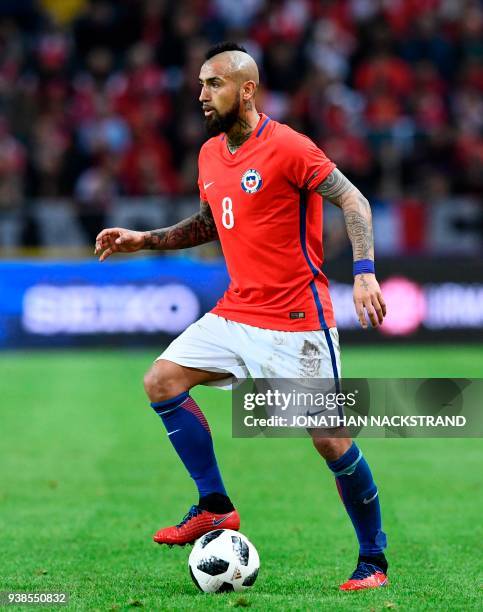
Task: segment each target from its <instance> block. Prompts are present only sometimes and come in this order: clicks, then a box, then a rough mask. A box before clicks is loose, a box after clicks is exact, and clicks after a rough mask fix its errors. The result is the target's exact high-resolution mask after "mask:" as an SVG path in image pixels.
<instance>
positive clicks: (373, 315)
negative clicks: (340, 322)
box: [354, 272, 386, 329]
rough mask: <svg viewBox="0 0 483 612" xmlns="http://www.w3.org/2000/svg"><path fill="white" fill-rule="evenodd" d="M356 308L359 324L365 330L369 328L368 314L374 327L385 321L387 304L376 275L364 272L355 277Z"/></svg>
mask: <svg viewBox="0 0 483 612" xmlns="http://www.w3.org/2000/svg"><path fill="white" fill-rule="evenodd" d="M354 306H355V308H356V312H357V316H358V318H359V322H360V324H361V325H362V327H363V328H364V329H366V328H367V319H366V314H365V313H366V312H367V315H368V316H369V320H370V321H371V325H372V327H377V326H378V325H381V324H382V322H383V321H384V317H385V316H386V303H385V302H384V298H383V297H382V293H381V288H380V287H379V283H378V282H377V280H376V276H375V274H368V273H366V272H364V273H363V274H356V276H354ZM364 310H365V312H364Z"/></svg>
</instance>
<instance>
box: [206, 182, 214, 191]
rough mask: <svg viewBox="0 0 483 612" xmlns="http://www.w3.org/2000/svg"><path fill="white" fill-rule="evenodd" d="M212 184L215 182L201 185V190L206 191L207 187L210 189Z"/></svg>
mask: <svg viewBox="0 0 483 612" xmlns="http://www.w3.org/2000/svg"><path fill="white" fill-rule="evenodd" d="M214 182H215V181H211V183H203V189H208V187H211V186H212V185H213V183H214Z"/></svg>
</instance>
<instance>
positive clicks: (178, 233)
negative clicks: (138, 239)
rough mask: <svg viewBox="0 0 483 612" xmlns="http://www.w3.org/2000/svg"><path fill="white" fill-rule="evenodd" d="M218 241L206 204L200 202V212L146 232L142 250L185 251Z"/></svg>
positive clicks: (208, 207) (213, 222)
mask: <svg viewBox="0 0 483 612" xmlns="http://www.w3.org/2000/svg"><path fill="white" fill-rule="evenodd" d="M217 239H218V233H217V231H216V226H215V221H214V220H213V216H212V214H211V210H210V206H209V204H208V202H203V201H202V202H200V211H199V212H198V213H196V214H195V215H192V216H191V217H188V218H187V219H183V221H180V222H179V223H177V224H176V225H172V226H171V227H164V228H161V229H157V230H153V231H151V232H146V233H145V234H144V248H145V249H157V250H161V251H164V250H172V249H187V248H189V247H194V246H197V245H199V244H204V243H205V242H211V241H212V240H217Z"/></svg>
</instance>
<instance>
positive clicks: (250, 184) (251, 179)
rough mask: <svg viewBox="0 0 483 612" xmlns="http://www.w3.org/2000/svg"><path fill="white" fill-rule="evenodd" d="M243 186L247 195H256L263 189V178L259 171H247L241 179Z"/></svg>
mask: <svg viewBox="0 0 483 612" xmlns="http://www.w3.org/2000/svg"><path fill="white" fill-rule="evenodd" d="M241 186H242V189H243V191H246V192H247V193H256V192H257V191H259V190H260V189H261V187H262V177H261V175H260V172H258V170H254V169H253V168H250V170H247V171H246V172H245V174H244V175H243V176H242V179H241Z"/></svg>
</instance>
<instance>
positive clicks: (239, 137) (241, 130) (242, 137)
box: [226, 117, 253, 153]
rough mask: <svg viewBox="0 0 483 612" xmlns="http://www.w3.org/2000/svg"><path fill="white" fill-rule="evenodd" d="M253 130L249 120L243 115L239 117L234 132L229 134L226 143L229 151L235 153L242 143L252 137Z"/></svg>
mask: <svg viewBox="0 0 483 612" xmlns="http://www.w3.org/2000/svg"><path fill="white" fill-rule="evenodd" d="M252 132H253V129H252V127H251V125H250V124H249V123H248V121H246V120H245V119H243V118H242V117H238V119H237V121H236V124H235V129H234V131H233V133H231V134H227V142H226V144H227V147H228V151H230V153H235V151H237V150H238V149H239V148H240V147H241V146H242V144H243V143H244V142H246V141H247V140H248V139H249V138H250V135H251V134H252Z"/></svg>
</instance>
